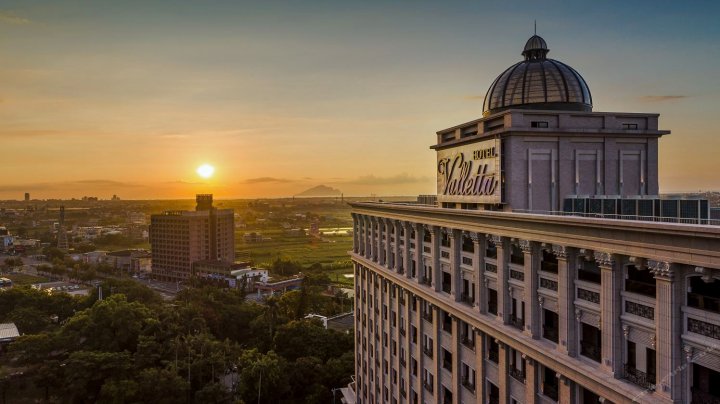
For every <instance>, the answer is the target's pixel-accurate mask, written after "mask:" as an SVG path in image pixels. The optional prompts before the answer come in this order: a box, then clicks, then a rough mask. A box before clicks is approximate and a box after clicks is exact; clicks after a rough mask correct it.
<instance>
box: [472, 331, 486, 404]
mask: <svg viewBox="0 0 720 404" xmlns="http://www.w3.org/2000/svg"><path fill="white" fill-rule="evenodd" d="M473 332H474V333H475V401H476V402H478V403H482V402H485V334H484V333H483V332H481V331H479V330H476V329H475V328H473Z"/></svg>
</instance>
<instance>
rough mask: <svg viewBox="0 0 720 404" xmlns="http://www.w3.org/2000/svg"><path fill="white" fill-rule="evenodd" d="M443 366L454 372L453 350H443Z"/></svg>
mask: <svg viewBox="0 0 720 404" xmlns="http://www.w3.org/2000/svg"><path fill="white" fill-rule="evenodd" d="M442 366H443V369H445V370H447V371H449V372H452V370H453V369H452V352H450V351H448V350H447V349H445V348H443V350H442Z"/></svg>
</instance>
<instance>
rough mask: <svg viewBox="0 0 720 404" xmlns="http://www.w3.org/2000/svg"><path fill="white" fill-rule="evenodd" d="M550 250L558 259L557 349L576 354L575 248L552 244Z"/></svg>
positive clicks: (568, 353)
mask: <svg viewBox="0 0 720 404" xmlns="http://www.w3.org/2000/svg"><path fill="white" fill-rule="evenodd" d="M552 252H553V254H555V257H557V260H558V321H559V325H558V342H559V344H558V346H557V348H558V350H559V351H560V352H562V353H564V354H567V355H569V356H577V352H578V341H577V339H578V335H577V320H576V319H575V273H576V272H577V250H576V249H574V248H572V247H565V246H561V245H553V246H552Z"/></svg>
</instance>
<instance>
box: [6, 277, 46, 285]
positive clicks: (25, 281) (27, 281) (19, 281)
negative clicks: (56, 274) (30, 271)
mask: <svg viewBox="0 0 720 404" xmlns="http://www.w3.org/2000/svg"><path fill="white" fill-rule="evenodd" d="M3 277H5V278H8V279H10V280H12V281H13V284H14V285H15V286H23V285H32V284H33V283H40V282H47V281H48V279H47V278H45V277H42V276H34V275H26V274H8V275H3Z"/></svg>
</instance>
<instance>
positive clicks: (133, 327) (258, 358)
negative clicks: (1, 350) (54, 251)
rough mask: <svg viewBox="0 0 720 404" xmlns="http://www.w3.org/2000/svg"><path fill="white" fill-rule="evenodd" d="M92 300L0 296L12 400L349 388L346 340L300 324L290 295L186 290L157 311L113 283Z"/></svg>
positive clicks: (134, 287) (272, 399)
mask: <svg viewBox="0 0 720 404" xmlns="http://www.w3.org/2000/svg"><path fill="white" fill-rule="evenodd" d="M312 287H314V286H312V285H309V286H308V287H307V288H306V287H304V288H303V290H305V291H304V292H303V290H301V291H297V296H298V297H297V298H298V299H300V300H302V297H301V296H303V295H305V296H306V297H307V296H313V295H314V293H313V292H312V289H311V288H312ZM108 293H109V296H108ZM293 293H294V292H293ZM103 294H104V295H105V296H106V297H105V298H104V299H103V300H102V301H98V299H97V292H95V293H93V294H91V295H90V296H88V297H86V298H74V297H70V296H67V295H64V294H59V295H47V294H45V293H42V292H39V291H35V290H32V289H29V288H15V289H13V290H11V291H8V292H6V293H2V294H0V307H2V308H3V310H2V311H3V312H2V313H0V319H2V320H7V321H15V322H16V324H17V325H18V328H19V329H20V331H21V332H22V333H24V335H23V336H22V337H20V338H19V339H18V340H17V341H16V342H14V343H12V344H11V345H10V347H9V352H8V353H7V354H6V355H5V358H3V359H2V361H3V362H5V363H0V365H3V366H0V369H4V370H0V372H3V371H5V372H10V371H15V372H16V373H17V370H18V369H20V370H22V375H23V376H22V382H17V381H16V382H15V383H14V384H13V385H14V386H15V388H22V387H24V388H25V391H23V392H18V393H17V394H18V396H22V397H26V398H27V397H35V398H37V399H40V400H45V401H46V402H61V401H62V402H77V403H90V402H127V403H132V402H158V403H176V402H194V403H206V402H214V403H230V402H246V403H250V402H253V403H254V402H260V403H295V402H297V403H300V402H302V403H313V402H318V403H319V402H330V401H331V400H332V392H331V391H332V388H335V387H341V386H344V385H347V383H349V382H350V375H351V374H352V373H353V366H354V365H353V335H352V333H348V334H346V333H339V332H336V331H332V330H326V329H325V328H323V327H322V325H321V324H320V323H319V322H315V321H310V320H304V319H303V318H302V317H303V315H304V312H305V310H302V309H298V308H297V305H298V304H299V303H298V301H296V300H295V299H296V298H295V297H292V298H291V297H287V296H288V295H291V293H288V294H285V295H284V296H282V297H280V298H270V299H268V301H267V302H266V304H257V303H253V302H249V301H247V300H246V299H245V297H244V296H243V294H242V293H241V292H239V291H235V290H222V289H217V288H188V289H186V290H184V291H182V292H181V293H179V294H178V296H177V298H176V299H175V300H174V301H172V302H164V301H163V300H162V299H161V298H160V297H159V296H158V295H157V294H156V293H155V292H154V291H152V290H150V289H148V288H146V287H144V286H143V285H141V284H138V283H136V282H133V281H132V280H122V279H113V280H108V281H107V282H105V283H104V284H103ZM305 304H307V305H308V306H306V307H309V306H310V305H311V304H309V303H307V302H306V303H305ZM6 308H7V310H8V311H7V313H5V309H6ZM8 364H12V365H11V366H5V365H8ZM0 379H2V375H1V374H0Z"/></svg>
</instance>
